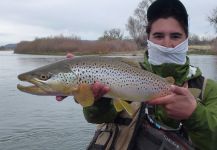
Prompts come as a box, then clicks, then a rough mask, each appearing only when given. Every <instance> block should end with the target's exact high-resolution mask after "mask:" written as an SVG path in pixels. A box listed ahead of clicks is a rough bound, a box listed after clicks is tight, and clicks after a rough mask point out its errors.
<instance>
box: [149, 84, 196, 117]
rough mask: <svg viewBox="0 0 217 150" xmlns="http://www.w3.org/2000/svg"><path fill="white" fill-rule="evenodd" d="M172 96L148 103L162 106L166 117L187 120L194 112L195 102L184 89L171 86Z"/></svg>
mask: <svg viewBox="0 0 217 150" xmlns="http://www.w3.org/2000/svg"><path fill="white" fill-rule="evenodd" d="M171 92H172V94H170V95H167V96H164V97H159V98H155V99H152V100H150V101H149V102H148V103H149V104H153V105H162V106H163V107H164V108H165V111H166V113H167V115H168V117H170V118H172V119H175V120H185V119H188V118H189V117H190V116H191V115H192V113H193V112H194V111H195V109H196V106H197V102H196V100H195V98H194V96H193V95H192V94H191V92H190V91H189V90H188V89H187V88H185V87H178V86H175V85H172V86H171Z"/></svg>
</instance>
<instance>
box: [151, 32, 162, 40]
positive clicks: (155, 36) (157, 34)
mask: <svg viewBox="0 0 217 150" xmlns="http://www.w3.org/2000/svg"><path fill="white" fill-rule="evenodd" d="M153 37H154V38H155V39H163V38H164V35H163V34H161V33H155V34H153Z"/></svg>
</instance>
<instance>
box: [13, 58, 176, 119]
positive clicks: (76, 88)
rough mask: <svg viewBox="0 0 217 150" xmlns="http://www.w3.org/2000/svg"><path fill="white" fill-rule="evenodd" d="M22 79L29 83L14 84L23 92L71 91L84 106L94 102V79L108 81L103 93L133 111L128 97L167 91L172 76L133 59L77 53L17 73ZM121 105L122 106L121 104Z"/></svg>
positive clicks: (143, 98)
mask: <svg viewBox="0 0 217 150" xmlns="http://www.w3.org/2000/svg"><path fill="white" fill-rule="evenodd" d="M18 78H19V79H20V80H21V81H28V82H30V83H32V84H33V85H32V86H22V85H20V84H18V85H17V88H18V89H19V90H21V91H23V92H27V93H30V94H35V95H54V96H57V95H62V96H70V95H73V96H74V97H75V99H76V100H77V101H78V102H79V103H80V104H81V105H82V106H84V107H87V106H91V105H92V104H93V102H94V96H93V94H92V91H91V88H90V85H91V84H93V83H94V82H96V81H99V82H100V83H103V84H105V85H107V86H108V87H109V88H110V91H109V92H108V93H107V95H106V96H108V97H111V98H114V105H115V107H116V109H117V110H118V111H120V110H122V107H123V108H125V109H126V110H127V111H128V113H129V114H131V115H132V110H131V108H130V107H129V106H128V103H127V102H124V101H122V100H127V101H138V102H144V101H147V100H149V99H150V98H153V97H160V96H165V95H168V94H170V85H171V84H172V83H171V82H173V81H171V79H172V78H168V79H169V82H168V79H164V78H161V77H160V76H157V75H155V74H153V73H151V72H148V71H145V70H143V69H140V68H139V67H138V66H137V65H136V63H134V62H132V61H129V60H128V59H125V58H111V57H97V56H96V57H93V56H89V57H77V58H73V59H66V60H62V61H59V62H56V63H53V64H49V65H46V66H43V67H40V68H38V69H35V70H32V71H29V72H26V73H23V74H20V75H19V76H18ZM120 106H122V107H121V108H120Z"/></svg>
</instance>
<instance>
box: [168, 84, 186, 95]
mask: <svg viewBox="0 0 217 150" xmlns="http://www.w3.org/2000/svg"><path fill="white" fill-rule="evenodd" d="M170 90H171V92H173V93H175V94H177V95H186V94H187V92H188V90H187V88H184V87H179V86H176V85H171V88H170Z"/></svg>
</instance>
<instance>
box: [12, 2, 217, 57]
mask: <svg viewBox="0 0 217 150" xmlns="http://www.w3.org/2000/svg"><path fill="white" fill-rule="evenodd" d="M153 1H154V0H142V1H141V2H140V3H139V4H138V6H137V8H136V9H135V10H134V14H133V15H132V16H130V17H129V19H128V22H127V24H126V29H127V31H128V32H129V36H130V37H125V36H124V33H123V32H122V31H121V30H120V29H118V28H113V29H110V30H106V31H104V33H103V35H102V36H101V37H99V38H98V40H95V41H88V40H81V39H80V38H79V37H78V36H72V37H64V36H56V37H47V38H40V39H35V40H34V41H31V42H27V41H26V42H25V41H23V42H20V43H18V44H17V46H16V49H15V52H16V53H24V52H26V53H41V52H43V53H49V52H57V51H58V52H61V53H62V52H68V51H72V52H87V51H88V52H89V53H107V52H112V51H130V50H132V51H134V50H138V49H144V48H146V42H145V41H146V39H147V35H146V26H147V23H148V21H147V19H146V18H147V14H146V12H147V9H148V7H149V6H150V4H151V3H152V2H153ZM207 19H208V21H209V22H210V24H211V25H212V26H213V27H214V28H215V30H216V33H217V8H216V9H214V10H213V12H212V14H211V15H210V16H208V18H207ZM189 44H190V45H213V49H215V50H217V39H216V38H214V39H209V38H207V37H199V36H198V35H196V34H190V35H189Z"/></svg>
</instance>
